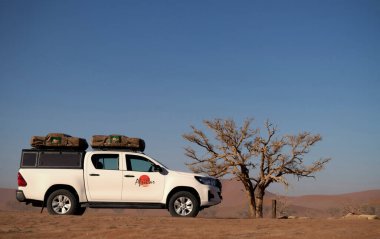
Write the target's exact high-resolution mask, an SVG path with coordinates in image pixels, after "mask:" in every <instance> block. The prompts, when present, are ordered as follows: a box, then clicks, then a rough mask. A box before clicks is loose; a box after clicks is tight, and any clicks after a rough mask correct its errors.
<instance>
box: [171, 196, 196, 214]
mask: <svg viewBox="0 0 380 239" xmlns="http://www.w3.org/2000/svg"><path fill="white" fill-rule="evenodd" d="M193 206H194V205H193V201H191V199H190V198H188V197H179V198H177V199H176V200H175V202H174V210H175V211H176V213H177V214H178V215H180V216H187V215H189V214H190V213H191V212H192V211H193Z"/></svg>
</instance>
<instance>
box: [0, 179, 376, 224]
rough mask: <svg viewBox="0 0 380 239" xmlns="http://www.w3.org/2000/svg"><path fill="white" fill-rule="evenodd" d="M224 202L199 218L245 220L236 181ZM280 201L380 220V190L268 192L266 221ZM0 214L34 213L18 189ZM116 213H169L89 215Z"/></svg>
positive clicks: (293, 207)
mask: <svg viewBox="0 0 380 239" xmlns="http://www.w3.org/2000/svg"><path fill="white" fill-rule="evenodd" d="M222 183H223V193H222V195H223V202H222V203H221V204H219V205H217V206H214V207H211V208H208V209H205V210H203V211H202V212H201V213H200V214H199V217H223V218H226V217H227V218H246V217H247V216H248V205H247V201H246V195H245V191H244V190H243V186H242V185H241V183H240V182H238V181H236V180H223V181H222ZM272 199H276V200H277V205H278V207H277V215H278V216H284V215H287V216H289V215H294V216H300V217H313V218H318V217H341V216H344V215H346V214H347V213H349V212H354V213H363V214H372V215H373V214H376V215H378V216H380V189H379V190H369V191H363V192H355V193H347V194H340V195H307V196H281V195H279V196H278V195H275V194H273V193H270V192H267V193H266V197H265V201H264V217H270V216H271V201H272ZM0 210H2V211H19V210H22V211H24V210H33V211H36V212H38V211H39V210H40V208H34V207H32V206H30V205H28V206H26V205H25V204H24V203H19V202H17V201H16V198H15V189H0ZM97 212H114V213H117V214H120V213H126V214H130V215H138V216H145V215H146V216H148V215H151V216H155V215H156V216H169V213H168V212H167V211H166V210H136V209H124V210H123V209H90V210H88V211H87V212H86V213H97Z"/></svg>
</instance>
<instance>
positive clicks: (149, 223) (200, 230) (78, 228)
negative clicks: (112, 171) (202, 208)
mask: <svg viewBox="0 0 380 239" xmlns="http://www.w3.org/2000/svg"><path fill="white" fill-rule="evenodd" d="M0 238H281V239H285V238H324V239H326V238H342V239H343V238H345V239H347V238H355V239H356V238H366V239H369V238H380V220H363V219H360V220H347V219H293V220H290V219H228V218H225V219H223V218H218V219H216V218H214V219H212V218H202V217H197V218H172V217H161V216H130V215H128V214H108V213H99V212H97V213H91V212H89V213H85V214H84V215H83V216H51V215H48V214H47V213H46V212H43V213H42V214H40V213H39V212H36V211H29V212H16V211H13V212H12V211H0Z"/></svg>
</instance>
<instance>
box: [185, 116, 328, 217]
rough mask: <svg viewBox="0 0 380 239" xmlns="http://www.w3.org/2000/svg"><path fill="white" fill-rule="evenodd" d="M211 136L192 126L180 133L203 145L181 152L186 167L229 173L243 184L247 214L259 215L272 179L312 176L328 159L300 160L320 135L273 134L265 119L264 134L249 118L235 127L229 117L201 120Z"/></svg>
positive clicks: (215, 172) (209, 173) (275, 131)
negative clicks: (210, 132) (310, 161)
mask: <svg viewBox="0 0 380 239" xmlns="http://www.w3.org/2000/svg"><path fill="white" fill-rule="evenodd" d="M203 122H204V124H205V125H206V126H207V128H209V129H211V131H212V132H213V133H214V136H215V137H214V139H212V140H210V139H209V137H208V136H206V134H205V133H204V132H203V131H202V130H199V129H197V128H195V127H194V126H192V127H191V128H192V132H191V133H189V134H184V135H183V137H184V138H185V139H186V140H188V141H189V142H191V143H194V144H196V145H198V146H199V147H200V148H201V149H203V154H202V156H200V155H199V153H197V151H196V150H194V149H193V148H191V147H187V148H186V149H185V155H186V156H188V157H189V158H191V159H192V162H191V163H188V164H187V165H188V167H189V168H190V169H191V170H192V171H194V172H196V173H206V174H208V175H210V176H214V177H217V178H221V177H223V176H225V175H227V174H229V175H233V176H234V177H235V178H237V180H239V181H241V182H242V183H243V185H244V188H245V191H246V195H247V198H248V203H249V213H250V217H259V218H261V217H263V200H264V196H265V190H266V188H267V187H268V186H269V185H270V184H271V183H273V182H277V183H282V184H284V185H286V186H287V185H288V182H287V180H286V178H285V177H284V176H285V175H295V176H296V177H298V179H300V178H302V177H314V173H315V172H318V171H320V170H322V169H323V167H324V165H325V164H326V163H327V162H328V161H329V160H330V159H329V158H327V159H320V160H317V161H315V162H314V163H312V164H311V165H305V164H304V159H303V157H304V155H305V154H307V153H308V152H309V150H310V148H311V146H313V145H314V144H315V143H316V142H318V141H320V140H321V136H320V135H312V134H311V133H308V132H303V133H299V134H297V135H285V136H282V137H280V138H278V137H275V134H276V133H277V128H276V127H274V126H273V125H272V124H271V123H270V122H269V121H267V122H266V123H265V132H266V133H265V134H262V133H261V132H260V129H259V128H256V129H252V128H251V124H252V119H247V120H245V122H244V123H243V126H241V127H237V126H236V124H235V122H234V121H233V120H232V119H228V120H222V119H214V120H205V121H203Z"/></svg>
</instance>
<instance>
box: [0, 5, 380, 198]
mask: <svg viewBox="0 0 380 239" xmlns="http://www.w3.org/2000/svg"><path fill="white" fill-rule="evenodd" d="M379 29H380V2H379V1H366V0H364V1H337V0H336V1H279V0H278V1H174V0H173V1H10V0H3V1H0V33H1V35H0V109H1V111H0V135H1V139H0V152H1V154H0V163H1V168H0V187H16V175H17V170H18V165H19V157H20V152H21V149H22V148H28V147H29V140H30V137H31V136H32V135H45V134H47V133H49V132H65V133H68V134H71V135H74V136H81V137H86V138H87V139H90V138H91V135H93V134H109V133H121V134H126V135H129V136H136V137H142V138H144V139H145V140H146V142H147V149H146V153H147V154H149V155H151V156H153V157H155V158H157V159H158V160H160V161H162V162H163V163H165V164H166V165H168V166H170V167H171V168H173V169H178V170H187V168H186V167H185V165H184V163H185V162H187V161H188V159H187V158H186V157H185V156H184V150H183V148H184V147H185V146H186V145H188V144H187V143H186V142H185V141H184V140H183V139H182V137H181V135H182V134H183V133H186V132H189V131H190V127H189V126H190V125H195V126H201V121H202V120H203V119H212V118H215V117H220V118H234V119H235V120H236V121H238V122H241V121H243V120H244V119H245V118H247V117H254V118H255V120H256V121H255V122H256V124H257V125H258V126H262V124H263V122H264V120H265V119H267V118H269V119H271V120H272V121H273V122H274V123H276V124H277V125H278V126H279V128H280V130H281V133H284V134H285V133H297V132H300V131H303V130H307V131H311V132H314V133H320V134H321V135H322V136H323V141H322V142H321V143H319V144H318V145H317V146H316V147H315V148H314V149H313V150H312V153H311V154H310V155H309V157H307V158H308V159H309V161H311V160H313V159H315V158H319V157H332V158H333V161H331V163H329V165H328V166H327V168H326V170H325V171H324V172H321V173H319V174H318V175H317V180H311V179H307V180H303V181H300V182H296V181H294V182H293V184H292V187H291V188H290V189H289V192H288V193H290V194H317V193H318V194H319V193H327V194H330V193H343V192H351V191H359V190H367V189H375V188H380V187H379V185H380V174H379V171H380V158H379V155H380V143H379V139H380V126H379V122H380V107H379V106H378V105H379V103H380V94H379V93H378V91H379V90H380V67H379V65H380V30H379ZM270 190H272V191H279V192H281V191H283V189H282V187H279V186H274V187H272V188H270Z"/></svg>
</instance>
